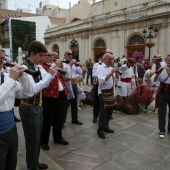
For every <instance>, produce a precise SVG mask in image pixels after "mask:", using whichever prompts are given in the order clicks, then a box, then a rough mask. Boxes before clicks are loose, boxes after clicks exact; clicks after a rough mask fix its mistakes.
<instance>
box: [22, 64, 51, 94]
mask: <svg viewBox="0 0 170 170" xmlns="http://www.w3.org/2000/svg"><path fill="white" fill-rule="evenodd" d="M23 66H24V67H26V68H28V67H27V66H26V65H23ZM37 67H39V70H40V72H41V76H42V80H40V81H39V82H37V83H36V82H35V81H34V79H33V77H32V76H31V75H29V74H28V78H29V79H30V81H31V83H32V85H33V89H34V94H37V93H39V92H40V91H41V90H42V89H44V88H46V87H48V86H49V84H50V82H51V80H52V79H53V78H54V76H52V75H51V74H50V73H47V72H46V71H45V69H44V68H43V67H42V66H40V65H38V66H35V69H36V70H38V68H37Z"/></svg>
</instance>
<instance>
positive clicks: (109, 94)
mask: <svg viewBox="0 0 170 170" xmlns="http://www.w3.org/2000/svg"><path fill="white" fill-rule="evenodd" d="M101 93H102V98H103V101H104V107H112V106H114V105H116V97H115V96H114V91H113V87H112V88H111V89H106V90H102V89H101Z"/></svg>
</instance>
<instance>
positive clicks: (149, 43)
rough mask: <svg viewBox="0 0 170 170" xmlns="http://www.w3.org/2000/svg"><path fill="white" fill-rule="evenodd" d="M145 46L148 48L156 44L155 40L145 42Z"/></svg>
mask: <svg viewBox="0 0 170 170" xmlns="http://www.w3.org/2000/svg"><path fill="white" fill-rule="evenodd" d="M145 46H147V47H148V48H151V47H154V46H155V42H152V41H150V42H145Z"/></svg>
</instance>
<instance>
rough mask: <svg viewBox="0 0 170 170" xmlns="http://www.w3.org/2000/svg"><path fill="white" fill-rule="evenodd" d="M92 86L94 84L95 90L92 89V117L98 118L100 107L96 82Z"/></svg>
mask: <svg viewBox="0 0 170 170" xmlns="http://www.w3.org/2000/svg"><path fill="white" fill-rule="evenodd" d="M94 86H95V91H94V107H93V117H94V118H98V116H99V109H100V98H99V95H98V84H96V85H94Z"/></svg>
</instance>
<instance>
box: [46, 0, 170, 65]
mask: <svg viewBox="0 0 170 170" xmlns="http://www.w3.org/2000/svg"><path fill="white" fill-rule="evenodd" d="M79 12H80V15H79ZM83 13H84V15H83ZM69 19H70V22H69V23H66V24H65V25H63V26H58V27H53V28H50V29H48V30H47V31H46V33H45V37H44V38H45V44H46V46H47V48H48V49H51V50H54V51H59V53H60V58H62V57H63V55H64V51H65V50H66V49H67V48H71V49H73V53H74V55H75V56H76V57H77V58H79V59H80V61H81V62H85V61H86V60H87V59H88V58H92V59H93V60H95V61H96V57H97V55H98V53H99V52H100V51H102V50H105V49H106V48H109V49H111V50H112V51H113V54H114V57H115V58H118V57H121V56H122V55H123V54H125V55H126V56H127V57H130V56H131V55H132V54H133V52H135V51H139V52H142V53H143V54H144V55H145V57H149V51H150V58H152V57H153V56H154V55H155V54H158V53H160V54H162V55H163V56H164V57H165V56H166V55H167V54H168V53H170V48H168V47H169V44H170V39H169V38H168V36H169V35H170V27H169V22H170V0H137V1H136V0H118V1H116V0H101V1H95V0H80V1H79V3H78V4H76V5H74V6H73V7H72V8H70V14H69ZM71 21H74V22H71ZM150 26H151V27H150ZM148 28H152V30H150V31H152V33H151V34H150V33H149V30H148ZM144 30H146V31H147V33H146V36H144V34H143V31H144ZM157 30H159V32H157ZM154 31H155V32H154ZM155 33H156V34H158V35H157V37H156V38H154V37H155ZM149 34H150V36H151V39H150V40H149ZM145 37H148V38H146V39H145ZM148 41H152V42H155V46H154V47H152V48H150V50H149V48H148V47H147V46H145V42H148Z"/></svg>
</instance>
